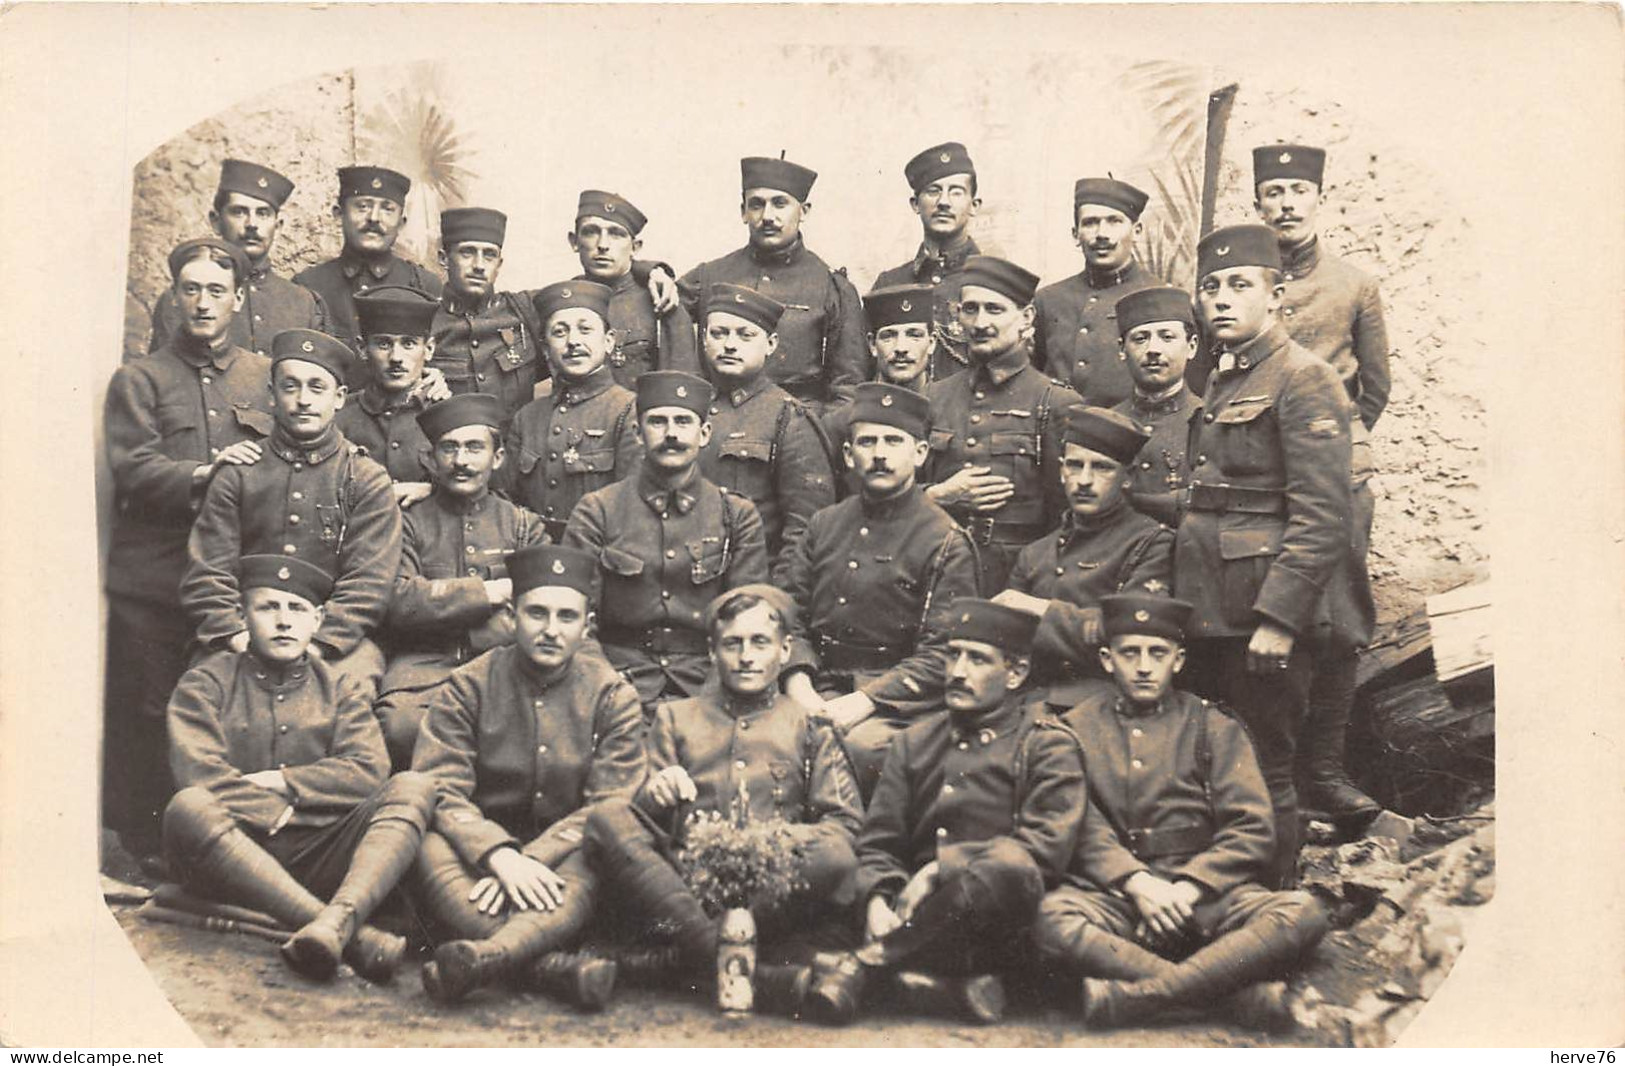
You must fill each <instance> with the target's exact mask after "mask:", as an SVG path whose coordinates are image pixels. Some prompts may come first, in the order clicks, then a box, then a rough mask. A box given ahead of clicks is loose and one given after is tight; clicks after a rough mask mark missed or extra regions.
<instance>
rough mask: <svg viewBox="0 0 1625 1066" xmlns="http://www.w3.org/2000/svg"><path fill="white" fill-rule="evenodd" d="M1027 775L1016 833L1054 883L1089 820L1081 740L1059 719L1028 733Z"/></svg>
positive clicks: (1051, 883) (1047, 879) (1048, 881)
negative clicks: (1081, 828)
mask: <svg viewBox="0 0 1625 1066" xmlns="http://www.w3.org/2000/svg"><path fill="white" fill-rule="evenodd" d="M1026 774H1027V781H1026V784H1025V786H1024V795H1023V797H1022V802H1021V809H1020V810H1019V811H1017V812H1016V825H1015V832H1014V833H1013V834H1012V835H1013V836H1014V837H1015V840H1016V843H1018V844H1020V845H1021V846H1022V847H1023V848H1026V849H1027V853H1028V854H1029V855H1031V856H1032V857H1033V861H1034V862H1036V863H1037V864H1038V868H1039V869H1040V870H1042V871H1043V872H1044V883H1045V884H1046V885H1048V886H1054V885H1055V884H1057V883H1058V882H1059V881H1060V880H1061V877H1062V875H1063V874H1065V873H1066V868H1067V866H1068V865H1070V864H1071V862H1072V852H1073V849H1074V848H1075V847H1076V846H1077V842H1078V830H1079V828H1080V827H1081V826H1082V824H1083V812H1084V807H1085V797H1086V793H1085V791H1084V780H1083V749H1082V748H1081V747H1080V746H1079V744H1078V738H1077V737H1075V736H1073V735H1072V731H1071V730H1070V729H1067V728H1066V727H1065V726H1064V725H1061V724H1059V723H1052V724H1048V725H1041V726H1038V727H1036V728H1034V729H1033V731H1032V732H1031V733H1029V734H1028V736H1027V766H1026Z"/></svg>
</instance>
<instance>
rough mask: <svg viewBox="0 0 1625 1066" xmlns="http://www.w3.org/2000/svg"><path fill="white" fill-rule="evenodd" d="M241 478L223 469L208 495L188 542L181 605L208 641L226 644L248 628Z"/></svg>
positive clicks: (232, 469)
mask: <svg viewBox="0 0 1625 1066" xmlns="http://www.w3.org/2000/svg"><path fill="white" fill-rule="evenodd" d="M241 494H242V476H241V474H240V473H239V471H238V468H237V467H235V466H226V467H222V468H221V469H220V470H219V471H218V472H216V474H215V475H214V477H213V479H211V480H210V482H209V488H208V490H207V491H206V492H205V493H204V494H203V508H202V510H200V511H199V512H198V516H197V521H196V522H195V523H193V525H192V532H191V534H190V535H189V536H188V537H187V540H186V571H185V572H184V573H183V574H182V575H181V606H182V607H184V608H185V609H186V615H187V617H188V618H190V619H191V620H192V622H193V624H195V625H196V626H197V638H198V640H199V642H201V643H203V644H215V645H218V644H221V643H223V642H224V641H225V640H227V639H228V638H230V637H233V636H235V635H236V634H238V633H241V632H243V631H244V630H246V629H247V628H248V625H247V623H246V622H245V621H244V618H243V597H242V590H241V589H239V588H238V587H237V562H238V559H239V558H240V557H241V555H242V549H243V541H242V512H241V510H240V509H239V498H240V496H241Z"/></svg>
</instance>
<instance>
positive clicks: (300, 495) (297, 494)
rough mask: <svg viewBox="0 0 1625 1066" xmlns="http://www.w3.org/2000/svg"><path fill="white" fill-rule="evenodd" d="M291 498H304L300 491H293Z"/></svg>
mask: <svg viewBox="0 0 1625 1066" xmlns="http://www.w3.org/2000/svg"><path fill="white" fill-rule="evenodd" d="M293 498H294V499H296V500H302V499H304V498H305V494H304V493H302V492H295V493H294V494H293Z"/></svg>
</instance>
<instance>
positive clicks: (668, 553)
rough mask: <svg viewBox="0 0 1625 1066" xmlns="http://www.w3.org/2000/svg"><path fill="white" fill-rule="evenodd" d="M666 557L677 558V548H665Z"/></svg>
mask: <svg viewBox="0 0 1625 1066" xmlns="http://www.w3.org/2000/svg"><path fill="white" fill-rule="evenodd" d="M666 558H668V559H675V558H677V549H676V548H667V549H666Z"/></svg>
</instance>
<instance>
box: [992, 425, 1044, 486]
mask: <svg viewBox="0 0 1625 1066" xmlns="http://www.w3.org/2000/svg"><path fill="white" fill-rule="evenodd" d="M987 450H988V453H989V454H990V455H992V456H993V472H994V473H996V474H1004V475H1005V476H1007V477H1010V478H1012V479H1014V478H1017V477H1020V476H1022V475H1023V474H1028V473H1031V472H1032V471H1034V470H1036V469H1037V468H1038V438H1037V437H1035V436H1034V435H1033V434H1032V433H1031V432H1030V431H1027V430H999V431H996V432H994V433H991V434H989V435H988V438H987Z"/></svg>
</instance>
